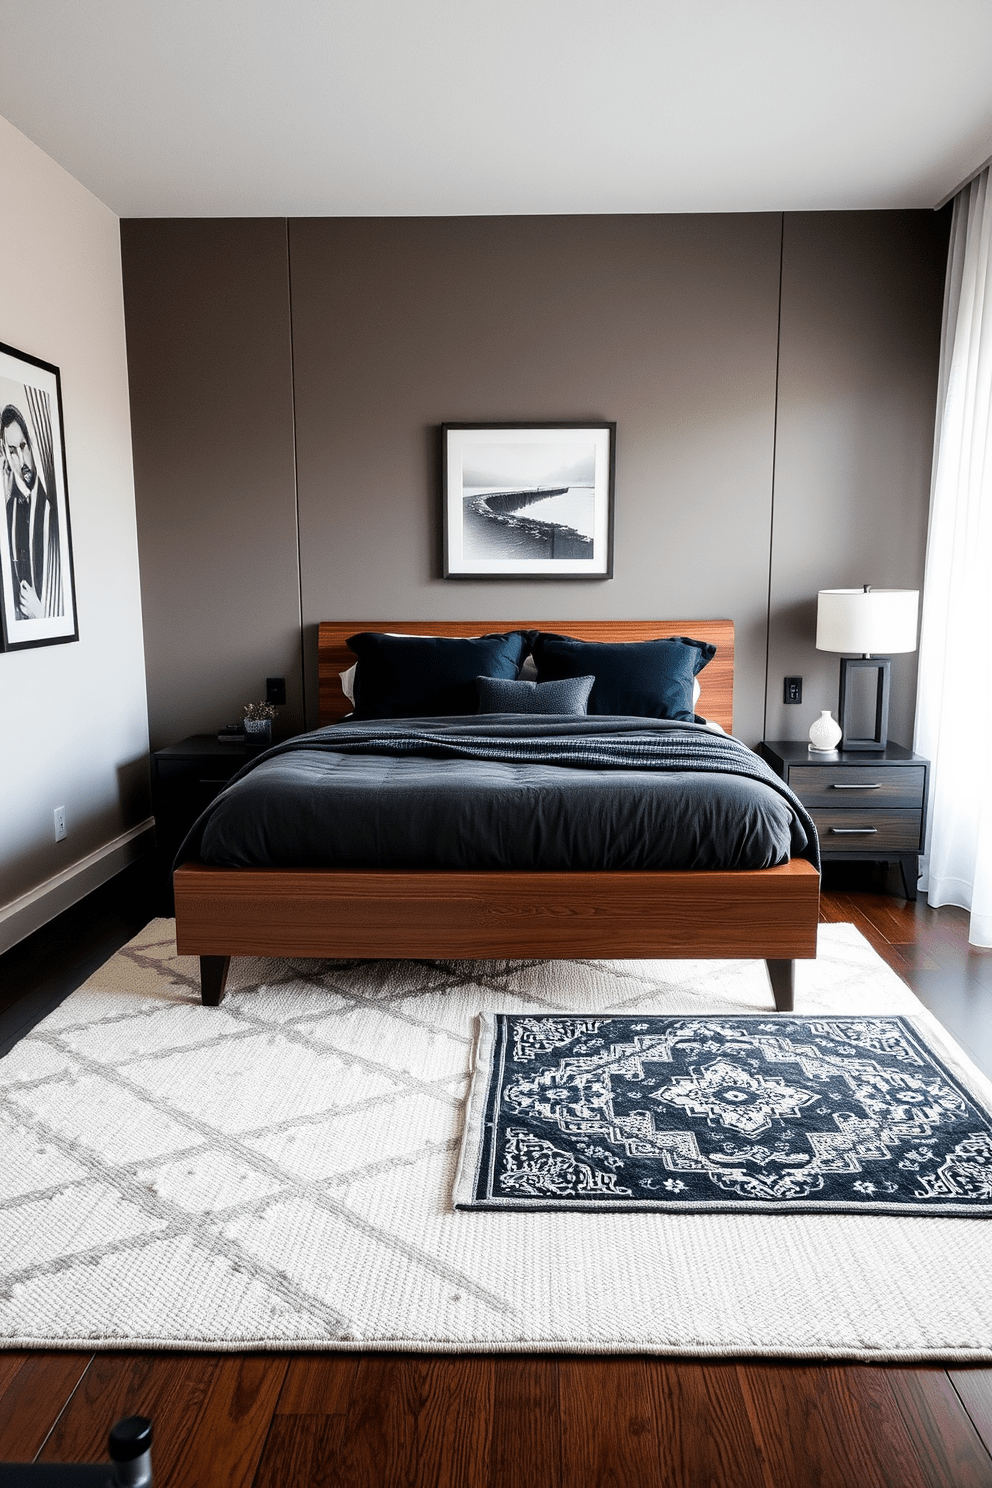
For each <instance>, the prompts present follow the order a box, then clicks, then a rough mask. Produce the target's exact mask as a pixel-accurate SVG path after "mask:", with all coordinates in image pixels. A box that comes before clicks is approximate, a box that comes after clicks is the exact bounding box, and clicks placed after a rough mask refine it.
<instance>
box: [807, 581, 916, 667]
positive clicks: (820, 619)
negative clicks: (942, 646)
mask: <svg viewBox="0 0 992 1488" xmlns="http://www.w3.org/2000/svg"><path fill="white" fill-rule="evenodd" d="M919 608H920V591H919V590H918V589H869V590H867V591H865V590H864V589H821V590H820V592H819V594H818V595H817V600H816V649H817V650H818V651H840V652H853V653H855V654H856V655H859V656H890V655H891V654H892V653H893V652H894V651H915V650H916V622H917V616H918V613H919Z"/></svg>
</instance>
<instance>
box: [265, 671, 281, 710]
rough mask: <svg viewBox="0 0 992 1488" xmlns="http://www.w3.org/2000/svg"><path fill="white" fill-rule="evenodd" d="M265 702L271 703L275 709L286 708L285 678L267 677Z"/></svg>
mask: <svg viewBox="0 0 992 1488" xmlns="http://www.w3.org/2000/svg"><path fill="white" fill-rule="evenodd" d="M265 701H266V702H267V703H271V704H272V706H273V707H274V708H284V707H285V706H286V678H285V677H266V679H265Z"/></svg>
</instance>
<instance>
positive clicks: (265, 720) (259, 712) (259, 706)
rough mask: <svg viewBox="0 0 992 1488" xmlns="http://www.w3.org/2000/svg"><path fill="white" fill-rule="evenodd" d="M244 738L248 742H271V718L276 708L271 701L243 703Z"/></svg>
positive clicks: (274, 714)
mask: <svg viewBox="0 0 992 1488" xmlns="http://www.w3.org/2000/svg"><path fill="white" fill-rule="evenodd" d="M244 715H245V739H246V741H247V743H249V744H263V745H267V744H271V743H272V720H273V718H275V716H276V710H275V708H274V707H273V706H272V704H271V703H245V706H244Z"/></svg>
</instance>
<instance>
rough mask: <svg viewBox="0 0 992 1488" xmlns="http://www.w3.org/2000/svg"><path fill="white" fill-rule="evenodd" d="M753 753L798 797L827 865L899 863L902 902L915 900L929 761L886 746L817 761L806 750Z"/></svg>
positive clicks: (778, 745)
mask: <svg viewBox="0 0 992 1488" xmlns="http://www.w3.org/2000/svg"><path fill="white" fill-rule="evenodd" d="M758 753H759V754H760V755H761V756H762V758H763V759H765V760H767V762H768V763H769V764H770V765H771V767H772V769H773V770H774V771H775V773H776V774H777V775H781V777H782V779H783V780H784V781H785V782H786V784H787V785H789V786H791V788H792V789H793V790H794V791H795V793H796V795H797V796H798V797H799V799H800V801H802V803H803V805H804V806H805V807H806V810H807V811H808V812H809V814H810V816H811V817H812V818H813V821H814V822H815V823H816V830H817V833H818V835H819V838H820V855H821V857H822V858H823V860H824V862H828V861H830V859H838V858H865V859H870V860H874V861H877V862H888V863H892V862H898V864H899V867H900V869H901V870H902V881H903V885H904V887H905V890H906V898H907V899H915V898H916V881H917V878H918V877H919V862H918V857H919V854H920V853H921V852H922V851H923V839H924V832H925V830H926V819H927V787H928V784H929V776H930V761H929V760H926V759H924V758H923V757H922V755H919V754H914V753H913V751H912V750H911V749H904V748H903V746H902V745H901V744H889V745H888V746H887V747H886V748H885V749H882V750H879V751H878V753H875V752H874V751H873V752H872V753H871V754H865V753H861V752H860V751H859V752H858V753H854V752H853V751H849V752H847V753H845V752H844V751H843V750H836V751H835V752H833V753H831V754H814V753H813V752H812V751H811V750H810V749H809V748H808V746H807V745H806V744H798V743H793V742H791V741H790V742H786V741H784V740H778V739H775V740H772V741H770V742H769V741H768V740H765V741H764V742H763V743H761V744H759V745H758Z"/></svg>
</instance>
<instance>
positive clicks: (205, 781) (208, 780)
mask: <svg viewBox="0 0 992 1488" xmlns="http://www.w3.org/2000/svg"><path fill="white" fill-rule="evenodd" d="M230 778H231V777H230V775H224V776H222V777H221V779H220V780H217V779H214V778H213V777H210V776H206V775H201V776H200V778H199V780H198V781H197V782H196V783H197V785H226V784H227V783H228V781H229V780H230Z"/></svg>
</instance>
